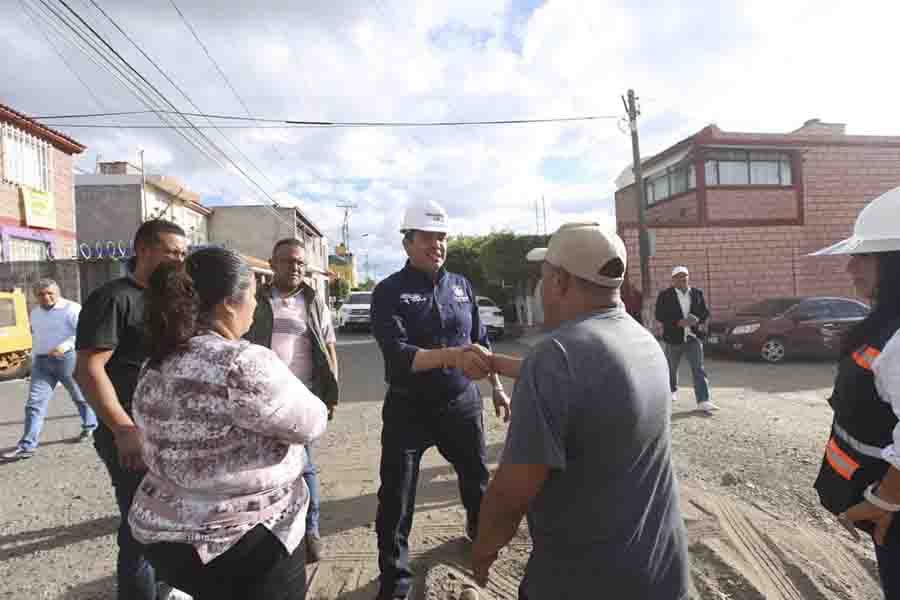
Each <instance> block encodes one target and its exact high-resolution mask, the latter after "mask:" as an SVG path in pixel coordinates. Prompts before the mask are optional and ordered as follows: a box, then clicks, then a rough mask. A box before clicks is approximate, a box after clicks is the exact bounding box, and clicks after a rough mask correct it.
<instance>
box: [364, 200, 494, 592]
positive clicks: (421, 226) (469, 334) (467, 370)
mask: <svg viewBox="0 0 900 600" xmlns="http://www.w3.org/2000/svg"><path fill="white" fill-rule="evenodd" d="M400 231H401V232H402V233H403V248H404V250H405V251H406V254H407V256H408V257H409V260H408V261H407V263H406V266H405V267H404V268H403V269H401V270H400V271H397V272H396V273H394V274H392V275H390V276H389V277H387V278H386V279H384V280H383V281H382V282H381V283H379V284H378V285H377V286H376V287H375V290H374V291H373V293H372V331H373V334H374V336H375V339H376V340H377V341H378V345H379V346H380V348H381V352H382V354H383V355H384V367H385V379H386V381H387V384H388V390H387V393H386V395H385V400H384V408H383V410H382V419H383V428H382V434H381V467H380V474H381V487H380V488H379V490H378V513H377V516H376V521H375V528H376V532H377V534H378V566H379V569H380V571H381V578H380V585H379V587H380V590H379V593H378V599H379V600H387V599H389V598H406V597H407V595H408V594H409V589H410V584H411V582H412V577H413V573H412V571H411V569H410V564H409V544H408V538H409V533H410V528H411V527H412V520H413V511H414V509H415V503H416V483H417V481H418V476H419V463H420V461H421V459H422V455H423V454H424V452H425V451H426V450H427V449H428V448H430V447H432V446H437V448H438V451H439V452H440V453H441V455H443V456H444V458H446V459H447V460H448V461H449V462H450V463H451V464H452V465H453V468H454V469H455V470H456V474H457V477H458V479H459V491H460V496H461V498H462V503H463V506H464V508H465V510H466V517H467V518H466V529H465V532H466V535H467V536H468V537H469V538H473V537H474V534H475V531H476V529H477V526H478V520H479V508H480V506H481V499H482V497H483V495H484V490H485V489H486V488H487V483H488V477H489V475H488V469H487V454H486V450H485V443H484V418H483V414H482V411H483V405H482V400H481V393H480V392H479V390H478V386H476V385H475V383H474V382H473V381H472V379H471V378H470V376H471V377H475V378H480V377H484V376H486V375H488V367H489V365H488V361H487V360H485V359H484V357H483V356H481V355H480V354H478V353H473V352H465V350H466V348H467V347H468V346H470V345H472V344H480V345H481V346H483V347H485V348H489V347H490V344H489V342H488V336H487V330H486V328H485V326H484V324H483V323H482V322H481V319H480V317H479V314H478V303H477V302H476V297H475V291H474V290H473V289H472V285H471V284H470V283H469V281H468V280H467V279H466V278H465V277H463V276H461V275H457V274H455V273H449V272H447V271H446V270H445V269H444V261H445V260H446V258H447V233H448V232H449V225H448V220H447V213H446V211H445V210H444V209H443V208H442V207H441V206H440V205H439V204H437V203H436V202H431V201H426V202H416V203H413V204H412V205H411V206H410V207H409V208H408V209H407V210H406V214H405V215H404V218H403V223H402V225H401V227H400ZM491 379H492V382H493V387H494V392H493V400H494V407H495V410H496V412H497V415H498V417H499V416H503V417H504V418H505V419H508V418H509V398H508V397H507V396H506V393H505V392H504V390H503V387H502V385H501V384H500V380H499V378H498V377H497V376H496V375H493V376H492V377H491ZM460 529H461V530H462V528H460Z"/></svg>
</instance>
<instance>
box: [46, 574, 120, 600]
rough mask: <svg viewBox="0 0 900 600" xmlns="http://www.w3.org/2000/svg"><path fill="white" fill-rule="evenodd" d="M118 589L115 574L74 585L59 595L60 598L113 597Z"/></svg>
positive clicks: (91, 599)
mask: <svg viewBox="0 0 900 600" xmlns="http://www.w3.org/2000/svg"><path fill="white" fill-rule="evenodd" d="M115 591H116V578H115V576H113V575H110V576H109V577H104V578H103V579H95V580H94V581H86V582H84V583H80V584H78V585H76V586H73V587H71V588H69V589H68V590H66V592H65V593H64V594H63V595H61V596H57V598H58V599H59V600H96V599H98V598H113V597H114V594H115Z"/></svg>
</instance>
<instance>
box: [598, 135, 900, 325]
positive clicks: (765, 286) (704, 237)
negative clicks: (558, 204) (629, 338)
mask: <svg viewBox="0 0 900 600" xmlns="http://www.w3.org/2000/svg"><path fill="white" fill-rule="evenodd" d="M801 152H802V157H803V158H802V160H803V180H802V185H803V195H804V198H803V225H792V226H747V227H733V226H730V227H721V226H710V227H706V228H702V227H672V228H666V227H656V228H653V231H654V232H655V235H656V255H655V256H654V257H653V258H652V259H651V261H650V267H651V281H652V285H651V290H650V294H649V298H650V299H651V302H652V301H655V298H656V296H657V294H658V293H659V291H660V290H661V289H663V288H665V287H667V286H668V285H669V283H670V277H669V275H670V273H671V269H672V267H673V266H674V265H676V264H685V265H687V267H688V268H689V269H690V270H691V278H692V281H693V284H694V285H696V286H698V287H700V288H703V290H704V291H705V293H706V294H707V296H708V297H709V300H710V304H711V309H712V311H713V313H714V315H715V317H714V318H716V317H727V316H730V315H731V314H733V313H734V311H735V310H736V309H737V308H739V307H740V306H743V305H745V304H748V303H750V302H753V301H756V300H759V299H763V298H766V297H770V296H777V295H794V294H798V295H801V296H807V295H831V294H834V295H848V296H852V295H853V287H852V284H851V281H850V278H849V276H848V275H847V274H846V273H845V268H846V258H843V257H830V258H822V257H808V256H806V255H807V254H808V253H810V252H813V251H815V250H818V249H819V248H822V247H824V246H827V245H829V244H832V243H834V242H836V241H838V240H840V239H843V238H845V237H847V236H848V235H850V234H851V233H852V231H853V223H854V222H855V220H856V216H857V214H859V211H860V210H861V209H862V207H864V206H865V205H866V204H867V203H868V202H870V201H871V200H872V199H874V198H876V197H877V196H879V195H881V194H883V193H884V192H886V191H888V190H890V189H892V188H894V187H897V186H898V185H900V148H897V147H889V146H875V145H868V146H860V145H849V144H847V145H837V144H835V145H828V146H824V145H809V146H807V147H805V148H803V149H802V150H801ZM751 191H752V190H751ZM760 191H762V190H759V191H753V195H754V196H756V194H758V193H759V192H760ZM774 191H775V192H776V194H772V197H771V199H769V200H766V202H764V203H763V205H767V206H770V205H769V204H768V203H769V202H771V203H773V204H772V205H771V206H774V208H772V210H774V211H776V213H775V214H782V215H785V214H787V213H786V212H785V213H778V212H777V211H779V210H782V209H783V207H784V206H786V205H790V206H794V203H793V202H792V201H789V200H790V198H788V196H787V193H784V192H782V191H780V190H774ZM707 193H708V196H707V205H708V210H709V213H710V214H709V216H710V219H734V218H755V217H754V216H753V215H754V214H757V215H758V214H760V213H754V212H753V211H756V210H758V206H760V203H759V202H757V203H756V206H752V207H750V209H749V210H747V211H744V209H743V208H741V205H742V204H754V201H753V198H750V197H745V198H744V199H743V200H737V198H740V196H731V197H730V198H727V197H724V196H720V194H723V195H724V194H725V193H726V190H714V189H709V190H707ZM730 193H732V194H733V193H734V192H730ZM788 193H790V194H792V193H793V192H788ZM779 194H784V195H783V196H782V197H780V198H779ZM723 198H724V199H723ZM617 200H618V195H617ZM616 204H617V208H618V205H619V202H618V201H617V203H616ZM726 206H731V208H733V209H734V212H725V211H724V208H725V207H726ZM771 214H772V213H768V214H766V215H765V216H767V217H768V216H771ZM628 216H630V214H629V213H627V212H626V219H619V224H620V228H621V226H622V225H625V226H626V227H627V228H626V229H625V230H624V233H623V237H624V239H625V241H626V244H627V246H628V255H629V265H630V266H629V269H628V271H629V277H630V279H631V280H632V282H633V283H634V284H635V285H637V286H638V287H640V280H641V276H640V259H639V255H638V247H637V246H638V245H637V230H636V229H635V228H634V227H633V226H630V224H629V221H628V220H627V217H628ZM790 216H791V217H795V216H796V215H795V214H794V213H791V215H790ZM617 218H618V217H617Z"/></svg>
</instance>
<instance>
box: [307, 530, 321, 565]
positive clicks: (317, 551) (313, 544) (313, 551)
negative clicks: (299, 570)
mask: <svg viewBox="0 0 900 600" xmlns="http://www.w3.org/2000/svg"><path fill="white" fill-rule="evenodd" d="M320 560H322V538H320V537H319V536H317V535H315V536H313V535H307V536H306V564H308V565H311V564H313V563H317V562H319V561H320Z"/></svg>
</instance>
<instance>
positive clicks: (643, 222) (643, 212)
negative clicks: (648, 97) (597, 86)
mask: <svg viewBox="0 0 900 600" xmlns="http://www.w3.org/2000/svg"><path fill="white" fill-rule="evenodd" d="M622 102H623V103H625V110H626V111H627V112H628V128H629V129H631V154H632V158H633V160H634V167H633V171H634V185H635V189H636V190H637V204H638V227H639V229H638V230H639V232H640V233H639V236H640V242H639V245H640V259H641V297H642V299H643V302H642V307H641V309H642V310H641V313H642V315H641V316H643V317H644V323H645V324H648V325H647V326H648V327H649V323H651V322H652V319H651V315H650V314H649V313H650V310H649V306H650V235H649V232H648V231H647V205H646V203H645V202H644V176H643V173H642V170H641V149H640V145H639V143H638V128H637V118H638V114H640V111H639V110H638V107H637V98H635V95H634V90H628V100H627V101H626V100H625V98H622Z"/></svg>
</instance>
